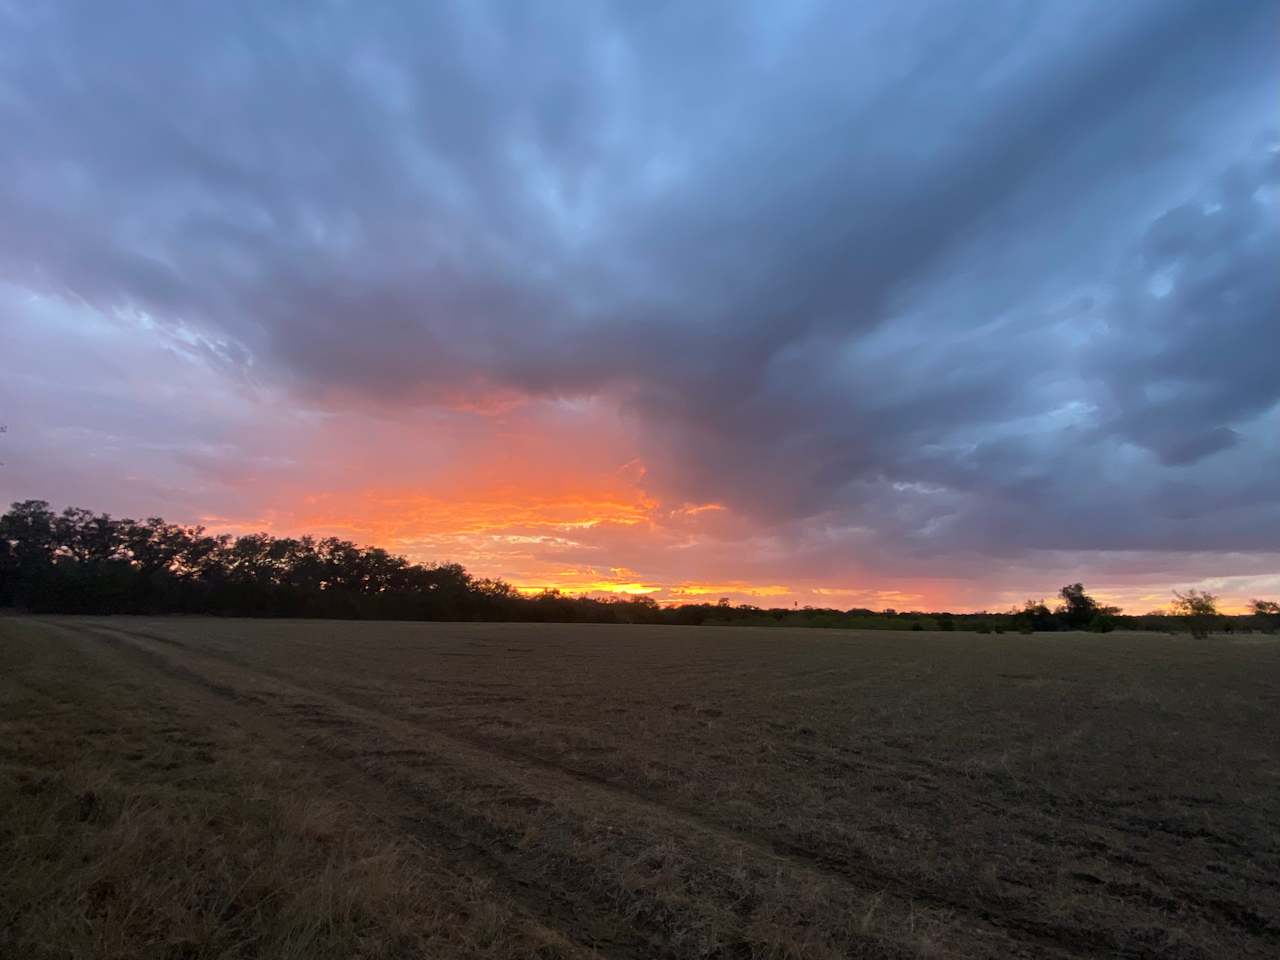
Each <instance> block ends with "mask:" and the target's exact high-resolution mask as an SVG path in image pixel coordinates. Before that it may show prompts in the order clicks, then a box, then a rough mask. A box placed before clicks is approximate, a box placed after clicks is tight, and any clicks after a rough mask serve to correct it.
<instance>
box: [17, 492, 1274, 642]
mask: <svg viewBox="0 0 1280 960" xmlns="http://www.w3.org/2000/svg"><path fill="white" fill-rule="evenodd" d="M1058 596H1059V600H1060V603H1059V604H1058V605H1057V606H1056V607H1054V608H1052V609H1051V608H1050V607H1049V606H1048V605H1047V604H1046V603H1045V602H1044V601H1043V600H1028V601H1027V602H1026V604H1024V605H1023V606H1022V607H1021V608H1017V609H1014V610H1011V611H1007V612H999V613H985V612H984V613H969V614H953V613H948V612H923V611H897V610H880V611H876V610H870V609H865V608H853V609H850V610H837V609H823V608H813V607H805V608H803V609H788V608H775V609H762V608H760V607H757V606H753V605H749V604H739V605H733V604H731V603H730V602H729V601H728V599H722V600H720V601H719V602H718V603H697V604H681V605H675V606H659V605H658V604H657V603H656V602H654V601H653V600H652V599H649V598H646V597H627V598H609V599H601V598H599V597H590V596H578V597H572V596H567V595H565V594H562V593H560V592H558V591H555V590H547V591H543V592H542V593H540V594H537V595H534V596H526V595H523V594H521V593H520V592H519V591H517V590H516V589H515V588H514V587H512V586H511V585H510V584H509V583H506V582H504V581H502V580H496V579H486V578H477V577H473V576H471V575H470V574H469V573H467V571H466V570H465V569H464V568H463V567H462V566H460V565H458V564H455V563H449V564H435V565H426V564H417V563H411V562H409V561H408V560H407V559H406V558H404V557H401V556H396V555H394V554H391V553H389V552H387V551H386V550H383V549H381V548H377V547H361V546H357V545H356V544H354V543H352V542H350V541H347V540H340V539H338V538H336V537H327V538H323V539H316V538H314V537H298V538H293V537H273V536H270V535H268V534H265V533H258V534H248V535H243V536H238V537H232V536H230V535H226V534H222V535H215V534H211V533H209V532H207V531H206V530H205V529H204V528H203V527H199V526H194V527H193V526H182V525H179V524H172V523H166V522H165V521H164V520H162V519H160V518H158V517H152V518H149V519H147V520H143V521H137V520H129V519H115V518H112V517H110V516H108V515H107V514H95V513H93V512H92V511H89V510H84V509H80V508H74V507H69V508H67V509H65V510H63V511H62V512H61V513H55V512H53V511H52V510H51V509H50V508H49V504H48V503H47V502H45V501H43V500H27V501H23V502H20V503H14V504H13V505H12V506H11V507H10V509H9V511H8V512H7V513H5V514H4V515H3V516H0V607H5V606H16V607H19V608H21V609H25V610H30V611H33V612H37V613H79V614H122V613H123V614H160V613H186V614H215V615H226V616H268V617H321V618H347V619H370V620H501V621H532V622H557V623H573V622H590V623H648V624H662V623H665V624H673V625H674V624H680V625H690V624H708V625H719V626H728V625H736V626H807V627H838V628H846V629H891V630H930V629H937V630H955V629H961V630H964V629H970V630H977V631H980V632H988V631H990V632H1004V631H1016V632H1021V633H1032V632H1036V631H1048V630H1090V631H1093V632H1096V633H1107V632H1110V631H1112V630H1115V629H1118V628H1119V629H1131V630H1154V631H1160V632H1165V633H1169V632H1173V631H1178V630H1181V631H1188V630H1189V631H1190V632H1192V633H1194V634H1196V635H1197V636H1203V635H1207V634H1208V633H1210V632H1214V631H1222V632H1228V633H1231V632H1250V631H1253V630H1262V631H1267V632H1270V631H1275V630H1277V629H1280V603H1277V602H1274V601H1267V600H1255V601H1253V605H1252V612H1251V613H1250V614H1248V615H1236V616H1227V615H1223V614H1220V613H1219V612H1218V609H1217V601H1216V598H1215V597H1214V596H1212V595H1211V594H1208V593H1202V592H1199V591H1196V590H1189V591H1188V592H1187V593H1185V594H1176V595H1175V598H1174V602H1173V604H1172V608H1171V610H1170V611H1168V612H1164V611H1157V612H1153V613H1147V614H1142V615H1138V616H1133V615H1125V614H1123V613H1122V612H1121V611H1120V610H1119V609H1118V608H1115V607H1107V606H1104V605H1102V604H1100V603H1098V602H1097V601H1096V600H1095V599H1094V598H1093V597H1091V596H1089V595H1088V594H1087V593H1086V592H1085V589H1084V586H1083V585H1082V584H1079V583H1075V584H1068V585H1067V586H1065V587H1063V588H1062V589H1061V590H1060V591H1059V594H1058Z"/></svg>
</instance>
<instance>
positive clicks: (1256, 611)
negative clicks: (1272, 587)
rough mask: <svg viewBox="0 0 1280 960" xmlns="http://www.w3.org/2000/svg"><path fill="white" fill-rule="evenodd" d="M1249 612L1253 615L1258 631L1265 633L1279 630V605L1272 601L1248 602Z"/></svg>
mask: <svg viewBox="0 0 1280 960" xmlns="http://www.w3.org/2000/svg"><path fill="white" fill-rule="evenodd" d="M1249 610H1250V611H1251V612H1252V613H1253V619H1254V620H1255V621H1256V623H1257V625H1258V629H1259V630H1264V631H1266V632H1267V633H1273V632H1275V631H1276V630H1280V603H1277V602H1275V601H1274V600H1250V601H1249Z"/></svg>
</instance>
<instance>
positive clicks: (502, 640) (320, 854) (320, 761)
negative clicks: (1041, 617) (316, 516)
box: [0, 617, 1280, 960]
mask: <svg viewBox="0 0 1280 960" xmlns="http://www.w3.org/2000/svg"><path fill="white" fill-rule="evenodd" d="M1277 731H1280V640H1277V639H1276V638H1272V637H1264V636H1251V637H1240V638H1236V639H1227V638H1213V639H1211V640H1208V641H1194V640H1190V639H1187V638H1169V637H1165V636H1154V635H1142V634H1112V635H1105V636H1097V635H1087V634H1046V635H1036V636H1031V637H1026V636H1018V635H1003V636H999V635H996V636H992V635H982V636H979V635H976V634H964V633H951V634H943V633H937V634H933V633H899V634H892V633H880V632H876V633H870V632H868V633H858V632H849V631H841V632H835V631H830V632H828V631H816V630H814V631H789V630H755V629H732V628H725V629H715V628H678V627H638V626H631V627H628V626H616V627H614V626H604V627H602V626H560V625H534V624H509V625H508V624H478V623H476V624H471V623H465V624H421V623H414V624H410V623H378V624H367V623H350V622H334V621H245V620H206V619H132V618H110V619H93V618H55V617H50V618H39V619H34V618H0V955H3V956H6V957H7V956H14V957H24V958H26V957H30V958H53V957H86V958H87V957H118V958H125V957H130V958H131V957H165V958H175V960H176V958H183V960H195V958H214V957H218V958H230V957H277V956H280V957H298V958H302V957H307V958H311V957H333V958H338V957H350V956H368V957H413V956H424V957H447V956H466V957H472V956H474V957H494V958H507V957H512V958H513V957H528V956H539V957H545V958H551V957H566V958H571V957H575V958H576V957H595V956H600V957H617V958H639V957H654V956H668V957H704V956H705V957H735V958H736V957H814V958H827V957H842V956H858V957H920V956H923V957H1028V958H1030V957H1064V958H1065V957H1100V956H1105V957H1111V956H1116V957H1152V958H1156V957H1160V958H1186V960H1190V958H1225V957H1274V956H1277V955H1280V735H1278V734H1277Z"/></svg>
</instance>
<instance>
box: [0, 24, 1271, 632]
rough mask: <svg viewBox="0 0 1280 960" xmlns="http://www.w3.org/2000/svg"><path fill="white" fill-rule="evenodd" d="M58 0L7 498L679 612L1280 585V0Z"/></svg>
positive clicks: (1261, 592) (49, 33)
mask: <svg viewBox="0 0 1280 960" xmlns="http://www.w3.org/2000/svg"><path fill="white" fill-rule="evenodd" d="M25 6H26V5H16V6H14V8H13V10H11V11H7V12H0V120H3V121H4V129H5V131H6V137H7V139H8V141H9V142H10V143H12V144H14V145H17V146H15V147H13V148H12V149H10V150H7V151H0V154H2V156H0V172H3V174H4V176H3V177H0V366H2V372H3V376H2V377H0V423H3V424H5V425H7V427H8V431H7V432H6V433H4V434H3V435H0V461H3V466H0V500H3V502H4V503H8V502H11V501H16V500H22V499H43V500H47V501H49V502H50V503H51V504H52V505H53V506H54V507H55V508H58V509H61V508H62V507H65V506H68V505H82V506H85V507H88V508H91V509H95V510H105V511H108V512H110V513H112V514H113V515H116V516H134V517H146V516H157V515H158V516H163V517H165V518H167V519H169V520H172V521H175V522H182V523H201V524H204V525H205V526H206V527H208V528H209V529H211V530H214V531H218V532H231V533H242V532H250V531H256V530H264V531H269V532H272V533H274V534H278V535H289V536H293V535H302V534H313V535H316V536H336V537H341V538H346V539H350V540H353V541H356V542H358V543H361V544H370V545H376V546H380V547H383V548H385V549H387V550H389V551H392V552H395V553H398V554H403V555H406V556H408V557H410V558H411V559H413V560H415V561H422V562H426V563H452V562H456V563H461V564H463V565H464V566H465V567H466V568H467V569H468V571H470V572H471V573H472V574H474V575H475V576H477V577H494V578H501V579H504V580H506V581H507V582H509V583H511V584H512V585H514V586H515V587H516V588H518V589H519V590H521V591H523V592H528V593H534V592H538V591H541V590H544V589H554V590H560V591H563V592H566V593H570V594H578V593H589V594H600V595H613V596H619V597H627V596H631V597H649V598H652V599H653V600H654V601H656V602H658V603H663V604H671V603H680V602H716V601H718V600H719V599H720V598H722V597H727V598H729V600H730V601H732V602H735V603H750V604H756V605H760V606H783V607H796V606H800V607H803V606H816V607H835V608H840V609H848V608H852V607H865V608H871V609H884V608H893V609H898V610H912V609H950V610H954V611H957V612H960V611H968V610H979V609H984V608H985V609H1008V608H1009V607H1011V606H1013V605H1017V604H1021V603H1023V602H1024V601H1025V600H1027V599H1028V598H1035V599H1038V598H1050V599H1051V598H1052V597H1053V596H1054V594H1055V593H1056V591H1057V590H1058V589H1059V588H1060V587H1061V586H1062V585H1063V584H1064V583H1072V582H1076V581H1083V582H1084V583H1085V584H1086V585H1087V586H1088V587H1089V589H1090V591H1091V592H1092V593H1093V594H1094V595H1096V596H1098V597H1100V598H1101V599H1103V600H1104V601H1106V602H1107V603H1111V604H1115V605H1118V606H1121V607H1123V608H1124V609H1126V610H1128V611H1132V612H1142V611H1145V610H1149V609H1153V608H1160V607H1165V606H1167V605H1168V604H1169V602H1170V600H1171V597H1172V591H1174V590H1175V589H1176V590H1185V589H1187V588H1191V587H1195V588H1198V589H1207V590H1210V591H1212V592H1214V593H1216V594H1219V595H1220V596H1221V598H1222V602H1223V606H1224V608H1226V609H1230V610H1240V609H1243V607H1244V604H1245V603H1246V602H1247V601H1248V600H1249V599H1250V598H1252V597H1276V596H1280V484H1277V483H1276V481H1275V478H1276V477H1277V476H1280V440H1278V439H1277V438H1280V377H1278V376H1277V375H1276V368H1275V355H1276V346H1277V336H1278V331H1280V325H1277V323H1276V317H1277V316H1280V279H1277V278H1280V271H1276V270H1275V269H1274V263H1273V261H1274V259H1275V251H1276V250H1277V249H1280V216H1278V215H1277V212H1278V211H1277V203H1278V202H1280V179H1278V176H1280V175H1278V174H1277V171H1280V162H1278V160H1277V158H1278V157H1280V144H1278V143H1277V140H1276V137H1275V131H1274V127H1275V124H1274V122H1273V119H1274V116H1273V115H1274V104H1273V100H1274V95H1273V94H1274V90H1273V88H1274V83H1273V82H1271V80H1272V79H1273V78H1274V74H1275V59H1274V51H1273V50H1271V49H1270V44H1268V43H1267V42H1266V38H1268V37H1270V36H1272V35H1273V34H1274V28H1275V27H1277V26H1280V24H1277V23H1276V17H1275V14H1274V5H1272V9H1271V10H1268V9H1267V5H1265V4H1254V3H1245V4H1244V5H1243V6H1242V7H1241V8H1240V9H1239V10H1238V11H1236V12H1235V13H1233V15H1232V16H1222V15H1220V14H1218V13H1215V12H1214V11H1213V9H1212V8H1213V5H1212V4H1205V5H1202V6H1197V5H1195V4H1190V5H1177V7H1178V10H1177V12H1176V14H1175V13H1171V12H1170V11H1168V10H1167V9H1166V5H1164V4H1160V3H1148V2H1145V0H1144V2H1139V3H1133V4H1128V3H1126V4H1121V5H1119V6H1116V5H1112V6H1111V7H1107V6H1106V5H1102V6H1101V7H1099V8H1098V9H1096V10H1095V9H1094V8H1092V7H1089V6H1088V5H1085V7H1080V5H1077V4H1070V3H1068V4H1058V5H1054V4H1047V5H1042V4H1032V5H1028V7H1027V9H1026V10H1025V11H1023V12H1022V13H1020V15H1019V17H1017V18H1013V19H1010V20H1008V21H1007V22H1006V20H1005V18H1003V17H1002V16H995V15H992V14H991V13H990V12H988V13H985V14H980V15H979V14H974V15H973V16H970V14H969V13H966V14H965V16H964V17H960V16H959V14H956V13H954V12H953V13H945V12H943V11H941V10H938V11H934V12H933V13H931V14H930V15H928V16H925V15H923V14H918V13H911V12H910V11H909V10H908V9H905V8H903V9H900V8H899V7H898V6H896V5H892V4H888V5H843V6H842V5H839V4H837V5H834V6H831V7H829V8H826V9H823V8H822V6H821V5H819V6H818V7H813V8H811V7H810V6H808V5H801V6H797V7H795V8H794V9H791V8H788V10H787V11H786V12H785V13H784V12H783V10H782V9H781V8H782V7H783V6H786V5H780V4H762V5H758V6H755V7H752V6H751V5H748V7H749V8H750V12H748V13H741V14H735V16H741V17H742V21H741V22H742V28H741V29H727V27H726V25H725V23H723V22H721V18H723V17H725V16H727V13H726V12H725V11H720V12H716V11H714V10H713V9H712V7H707V8H705V9H704V8H702V7H701V5H693V6H695V7H697V8H698V10H699V12H698V13H697V14H696V15H695V14H694V13H693V12H692V10H691V12H690V14H689V22H687V23H686V22H684V20H682V19H681V17H678V16H674V15H671V16H668V15H667V14H663V13H661V12H659V11H657V10H654V11H647V10H646V12H644V13H642V12H640V10H638V9H637V10H636V11H635V12H634V15H632V14H628V15H625V16H624V15H623V14H622V13H621V12H620V10H618V9H615V8H608V5H605V7H601V8H600V9H598V10H595V9H594V8H593V10H594V12H593V13H592V15H591V16H582V17H577V16H567V15H566V16H561V17H552V16H549V17H548V18H547V19H546V20H545V22H544V21H542V20H539V21H538V23H537V24H531V23H526V22H524V21H523V20H522V19H521V17H519V16H516V15H515V13H514V10H507V11H505V12H504V11H503V10H501V9H496V8H495V9H490V8H488V7H487V6H486V5H484V4H480V5H479V7H478V8H477V10H476V11H475V12H474V13H473V14H469V15H467V16H462V15H460V14H457V15H455V14H454V13H451V12H448V9H447V7H448V5H441V6H440V8H439V9H437V8H436V5H435V4H427V5H423V6H422V7H421V8H420V9H417V10H416V11H415V10H413V9H411V8H406V9H404V10H400V11H399V12H397V13H395V14H392V13H388V14H387V15H386V19H385V20H383V19H381V18H378V17H366V16H364V12H363V11H362V10H361V9H360V5H345V6H342V5H340V7H339V8H335V9H329V8H328V7H325V8H324V11H323V12H322V11H321V9H320V8H315V9H312V8H310V7H308V6H306V5H304V6H303V7H301V8H296V9H290V8H287V7H280V8H276V7H274V6H272V5H270V4H265V5H263V8H262V9H261V10H260V11H258V12H257V13H255V26H254V28H253V29H254V30H255V31H257V33H256V34H255V35H259V36H261V37H262V38H263V40H262V43H263V45H262V46H261V47H256V46H253V45H245V44H244V43H242V42H241V41H240V40H239V39H238V33H237V31H238V30H239V29H240V27H241V25H239V24H238V23H236V22H233V21H235V19H236V18H235V17H230V18H229V19H228V20H223V19H221V15H217V16H215V15H214V13H213V12H207V13H204V14H200V15H195V14H192V15H191V16H190V17H186V16H182V15H179V13H178V12H176V11H174V10H170V9H169V8H168V7H167V6H165V5H159V6H158V7H155V8H154V9H152V10H150V11H143V10H141V9H132V8H131V10H130V11H129V12H124V11H120V12H119V13H118V15H115V13H113V15H111V16H107V15H106V14H105V13H103V14H101V15H100V16H99V15H95V16H90V15H89V14H88V12H86V11H83V10H82V11H78V12H76V13H75V14H72V13H70V12H68V11H67V10H63V9H61V8H60V7H59V5H58V4H56V3H55V4H51V5H44V4H39V5H36V6H38V7H40V11H41V12H34V11H32V12H30V15H28V14H27V13H25V12H23V11H24V10H25ZM514 6H515V7H519V6H520V5H518V4H517V5H514ZM713 6H714V5H713ZM606 8H607V9H606ZM1104 8H1105V9H1104ZM1081 10H1085V12H1083V13H1082V12H1080V11H1081ZM1233 10H1234V7H1233ZM1085 25H1087V29H1084V26H1085ZM530 31H532V32H533V33H534V34H537V36H538V39H537V42H534V43H529V42H527V39H528V36H529V33H530ZM535 51H536V53H535ZM495 63H501V68H500V69H497V68H495V66H494V64H495ZM1173 65H1177V67H1176V69H1175V67H1174V66H1173ZM122 91H123V92H122ZM441 91H446V93H444V94H442V93H441ZM116 97H123V98H124V100H125V101H126V102H127V103H128V109H127V110H126V109H123V108H121V106H120V103H119V102H117V100H116V99H114V98H116ZM1079 144H1087V149H1085V148H1083V147H1081V148H1080V149H1065V146H1069V145H1079Z"/></svg>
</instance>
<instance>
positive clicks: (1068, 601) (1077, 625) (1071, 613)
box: [1054, 583, 1098, 630]
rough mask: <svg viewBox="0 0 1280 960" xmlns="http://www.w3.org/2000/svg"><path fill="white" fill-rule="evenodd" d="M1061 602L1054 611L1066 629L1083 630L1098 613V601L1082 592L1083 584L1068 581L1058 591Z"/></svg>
mask: <svg viewBox="0 0 1280 960" xmlns="http://www.w3.org/2000/svg"><path fill="white" fill-rule="evenodd" d="M1058 596H1060V597H1061V598H1062V603H1061V604H1059V605H1058V609H1057V610H1055V611H1054V613H1055V615H1056V616H1057V617H1058V619H1059V620H1060V621H1061V623H1062V625H1063V626H1064V627H1066V628H1067V629H1068V630H1083V629H1084V628H1085V627H1087V626H1088V625H1089V623H1090V621H1092V620H1093V618H1094V617H1095V616H1096V615H1097V613H1098V603H1097V601H1096V600H1094V599H1093V597H1091V596H1089V595H1088V594H1087V593H1085V592H1084V584H1082V583H1069V584H1067V585H1066V586H1065V587H1063V588H1062V589H1061V590H1059V591H1058Z"/></svg>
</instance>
